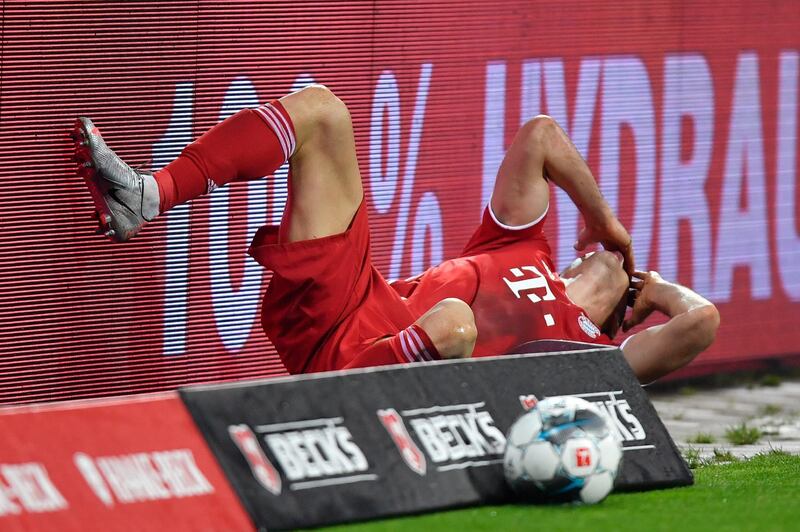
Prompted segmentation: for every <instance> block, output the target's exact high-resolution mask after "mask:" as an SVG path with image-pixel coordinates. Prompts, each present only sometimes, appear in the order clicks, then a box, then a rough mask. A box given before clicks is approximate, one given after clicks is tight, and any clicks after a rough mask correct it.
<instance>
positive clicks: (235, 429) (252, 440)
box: [228, 425, 281, 495]
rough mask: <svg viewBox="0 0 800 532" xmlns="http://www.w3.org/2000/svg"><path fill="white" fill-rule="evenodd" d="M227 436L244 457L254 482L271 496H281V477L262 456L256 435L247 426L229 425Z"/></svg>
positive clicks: (262, 452)
mask: <svg viewBox="0 0 800 532" xmlns="http://www.w3.org/2000/svg"><path fill="white" fill-rule="evenodd" d="M228 434H230V435H231V439H233V443H235V444H236V446H237V447H238V448H239V450H240V451H241V452H242V454H243V455H244V458H245V460H247V463H248V464H249V465H250V470H251V471H252V472H253V476H254V477H255V478H256V480H257V481H258V482H259V484H261V485H262V486H264V488H265V489H266V490H267V491H268V492H270V493H272V494H273V495H280V494H281V476H280V475H279V474H278V472H277V471H276V470H275V468H274V467H273V466H272V464H271V463H270V462H269V460H267V457H266V456H264V451H263V450H261V446H260V445H259V444H258V440H257V439H256V435H255V434H253V431H252V430H250V427H248V426H247V425H229V426H228Z"/></svg>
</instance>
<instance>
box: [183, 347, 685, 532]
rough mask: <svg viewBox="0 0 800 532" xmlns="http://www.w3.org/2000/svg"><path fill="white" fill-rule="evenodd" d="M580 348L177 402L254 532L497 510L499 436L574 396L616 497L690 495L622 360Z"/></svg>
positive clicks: (292, 380) (249, 387)
mask: <svg viewBox="0 0 800 532" xmlns="http://www.w3.org/2000/svg"><path fill="white" fill-rule="evenodd" d="M562 347H567V346H562ZM583 347H587V346H577V350H574V351H571V352H558V353H539V354H525V355H510V356H504V357H497V358H485V359H476V360H463V361H443V362H437V363H430V364H424V365H423V364H418V365H407V366H391V367H384V368H371V369H367V370H355V371H348V372H330V373H319V374H313V375H303V376H297V377H287V378H278V379H269V380H263V381H258V382H249V383H238V384H229V385H217V386H198V387H192V388H187V389H184V390H182V391H181V396H182V397H183V399H184V401H185V403H186V405H187V407H188V408H189V411H190V412H191V414H192V416H193V417H194V419H195V421H196V422H197V424H198V426H199V427H200V430H201V431H202V433H203V434H204V435H205V437H206V439H207V441H208V443H209V445H210V447H211V449H212V450H213V452H214V453H215V455H216V456H217V459H218V460H219V462H220V464H221V465H222V468H223V470H224V471H225V473H226V474H227V475H228V477H229V479H230V482H231V484H232V485H233V487H234V489H235V490H236V491H237V492H238V494H239V496H240V497H241V499H242V501H243V503H244V505H245V507H246V508H247V510H248V511H249V512H250V514H251V516H252V518H253V521H254V522H255V523H256V524H257V525H258V526H259V527H261V528H269V529H275V528H278V529H285V528H298V527H308V526H319V525H324V524H332V523H338V522H348V521H357V520H364V519H371V518H376V517H382V516H389V515H401V514H408V513H419V512H424V511H430V510H437V509H444V508H452V507H457V506H467V505H475V504H483V503H496V502H503V501H507V500H509V499H510V492H509V491H508V488H507V487H506V485H505V481H504V477H503V468H502V455H503V450H504V448H505V433H506V431H507V429H508V428H509V426H510V425H511V423H513V421H514V420H515V419H516V418H517V417H518V416H519V415H520V414H521V413H522V412H523V411H524V410H525V409H526V408H528V407H530V406H531V405H532V404H534V403H535V401H536V400H537V399H542V398H544V397H549V396H553V395H576V396H580V397H583V398H585V399H587V400H589V401H591V402H594V403H596V404H597V405H598V406H600V407H601V410H602V411H604V413H606V414H607V415H608V417H609V421H610V423H611V425H612V427H614V429H615V430H617V431H618V432H619V435H620V436H621V438H622V440H623V445H624V451H625V452H624V459H623V462H622V469H621V471H620V474H619V476H618V478H617V489H635V490H639V489H652V488H658V487H669V486H681V485H687V484H691V483H692V476H691V472H690V471H689V469H688V467H687V466H686V464H685V462H684V461H683V459H682V458H681V456H680V454H679V453H678V451H677V449H676V447H675V445H674V443H673V442H672V440H671V438H670V437H669V435H668V433H667V432H666V430H665V428H664V426H663V424H662V423H661V420H660V419H659V418H658V415H657V414H656V412H655V410H654V408H653V406H652V405H651V404H650V402H649V400H648V398H647V396H646V395H645V393H644V391H643V390H642V389H641V386H640V385H639V383H638V381H636V379H635V377H634V376H633V374H632V373H631V371H630V368H629V367H628V365H627V363H626V362H625V360H624V359H623V357H622V353H621V352H620V351H619V350H618V349H615V348H612V349H607V348H598V347H597V346H591V347H590V348H588V349H584V348H583ZM572 348H573V349H575V348H576V346H573V347H572ZM534 349H535V348H534Z"/></svg>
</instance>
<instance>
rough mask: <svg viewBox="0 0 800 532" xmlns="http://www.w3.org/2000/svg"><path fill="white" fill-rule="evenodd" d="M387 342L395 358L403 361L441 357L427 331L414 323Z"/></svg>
mask: <svg viewBox="0 0 800 532" xmlns="http://www.w3.org/2000/svg"><path fill="white" fill-rule="evenodd" d="M389 343H390V344H391V345H392V349H393V350H394V352H395V353H396V354H397V358H398V359H400V360H401V361H403V362H426V361H429V360H439V359H440V358H441V356H439V351H437V350H436V346H435V345H433V341H431V338H430V336H428V333H426V332H425V329H423V328H422V327H420V326H419V325H417V324H416V323H412V324H411V325H410V326H409V327H408V328H406V329H403V330H402V331H400V332H399V333H397V334H396V335H395V336H393V337H392V338H391V339H390V340H389Z"/></svg>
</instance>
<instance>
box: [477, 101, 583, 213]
mask: <svg viewBox="0 0 800 532" xmlns="http://www.w3.org/2000/svg"><path fill="white" fill-rule="evenodd" d="M576 174H581V175H588V176H590V177H591V171H590V170H589V167H588V166H587V165H586V162H585V161H584V160H583V158H582V157H581V155H580V153H579V152H578V150H577V149H576V148H575V146H574V145H573V144H572V141H571V140H570V139H569V137H568V136H567V134H566V133H565V132H564V131H563V130H562V129H561V127H560V126H559V125H558V124H557V123H556V122H555V120H553V119H552V118H550V117H549V116H546V115H539V116H537V117H535V118H533V119H531V120H529V121H528V122H526V123H525V124H524V125H523V126H522V127H521V128H520V129H519V131H518V132H517V135H516V137H515V138H514V141H513V142H512V144H511V147H510V148H509V149H508V151H507V152H506V155H505V157H504V159H503V162H502V164H501V165H500V169H499V170H498V173H497V179H496V181H495V186H494V191H493V193H492V201H491V207H492V212H493V213H494V215H495V216H496V217H497V219H498V220H499V221H500V222H501V223H503V224H505V225H509V226H523V225H526V224H529V223H531V222H532V221H534V220H537V219H538V218H539V217H540V216H542V215H543V214H544V213H545V211H546V210H547V206H548V203H549V197H550V191H549V186H548V183H547V180H546V179H545V178H546V177H549V176H553V177H558V176H563V175H576Z"/></svg>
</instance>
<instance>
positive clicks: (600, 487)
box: [580, 471, 614, 504]
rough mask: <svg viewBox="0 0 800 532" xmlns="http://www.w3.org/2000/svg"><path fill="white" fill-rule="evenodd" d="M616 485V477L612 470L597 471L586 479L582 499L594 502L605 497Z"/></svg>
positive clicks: (589, 502)
mask: <svg viewBox="0 0 800 532" xmlns="http://www.w3.org/2000/svg"><path fill="white" fill-rule="evenodd" d="M613 487H614V477H613V475H612V474H611V472H610V471H603V472H602V473H597V474H596V475H592V476H591V477H589V478H587V479H586V482H585V483H584V485H583V489H581V491H580V500H581V502H585V503H587V504H594V503H598V502H600V501H602V500H603V499H605V498H606V497H607V496H608V494H609V493H611V490H612V488H613Z"/></svg>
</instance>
